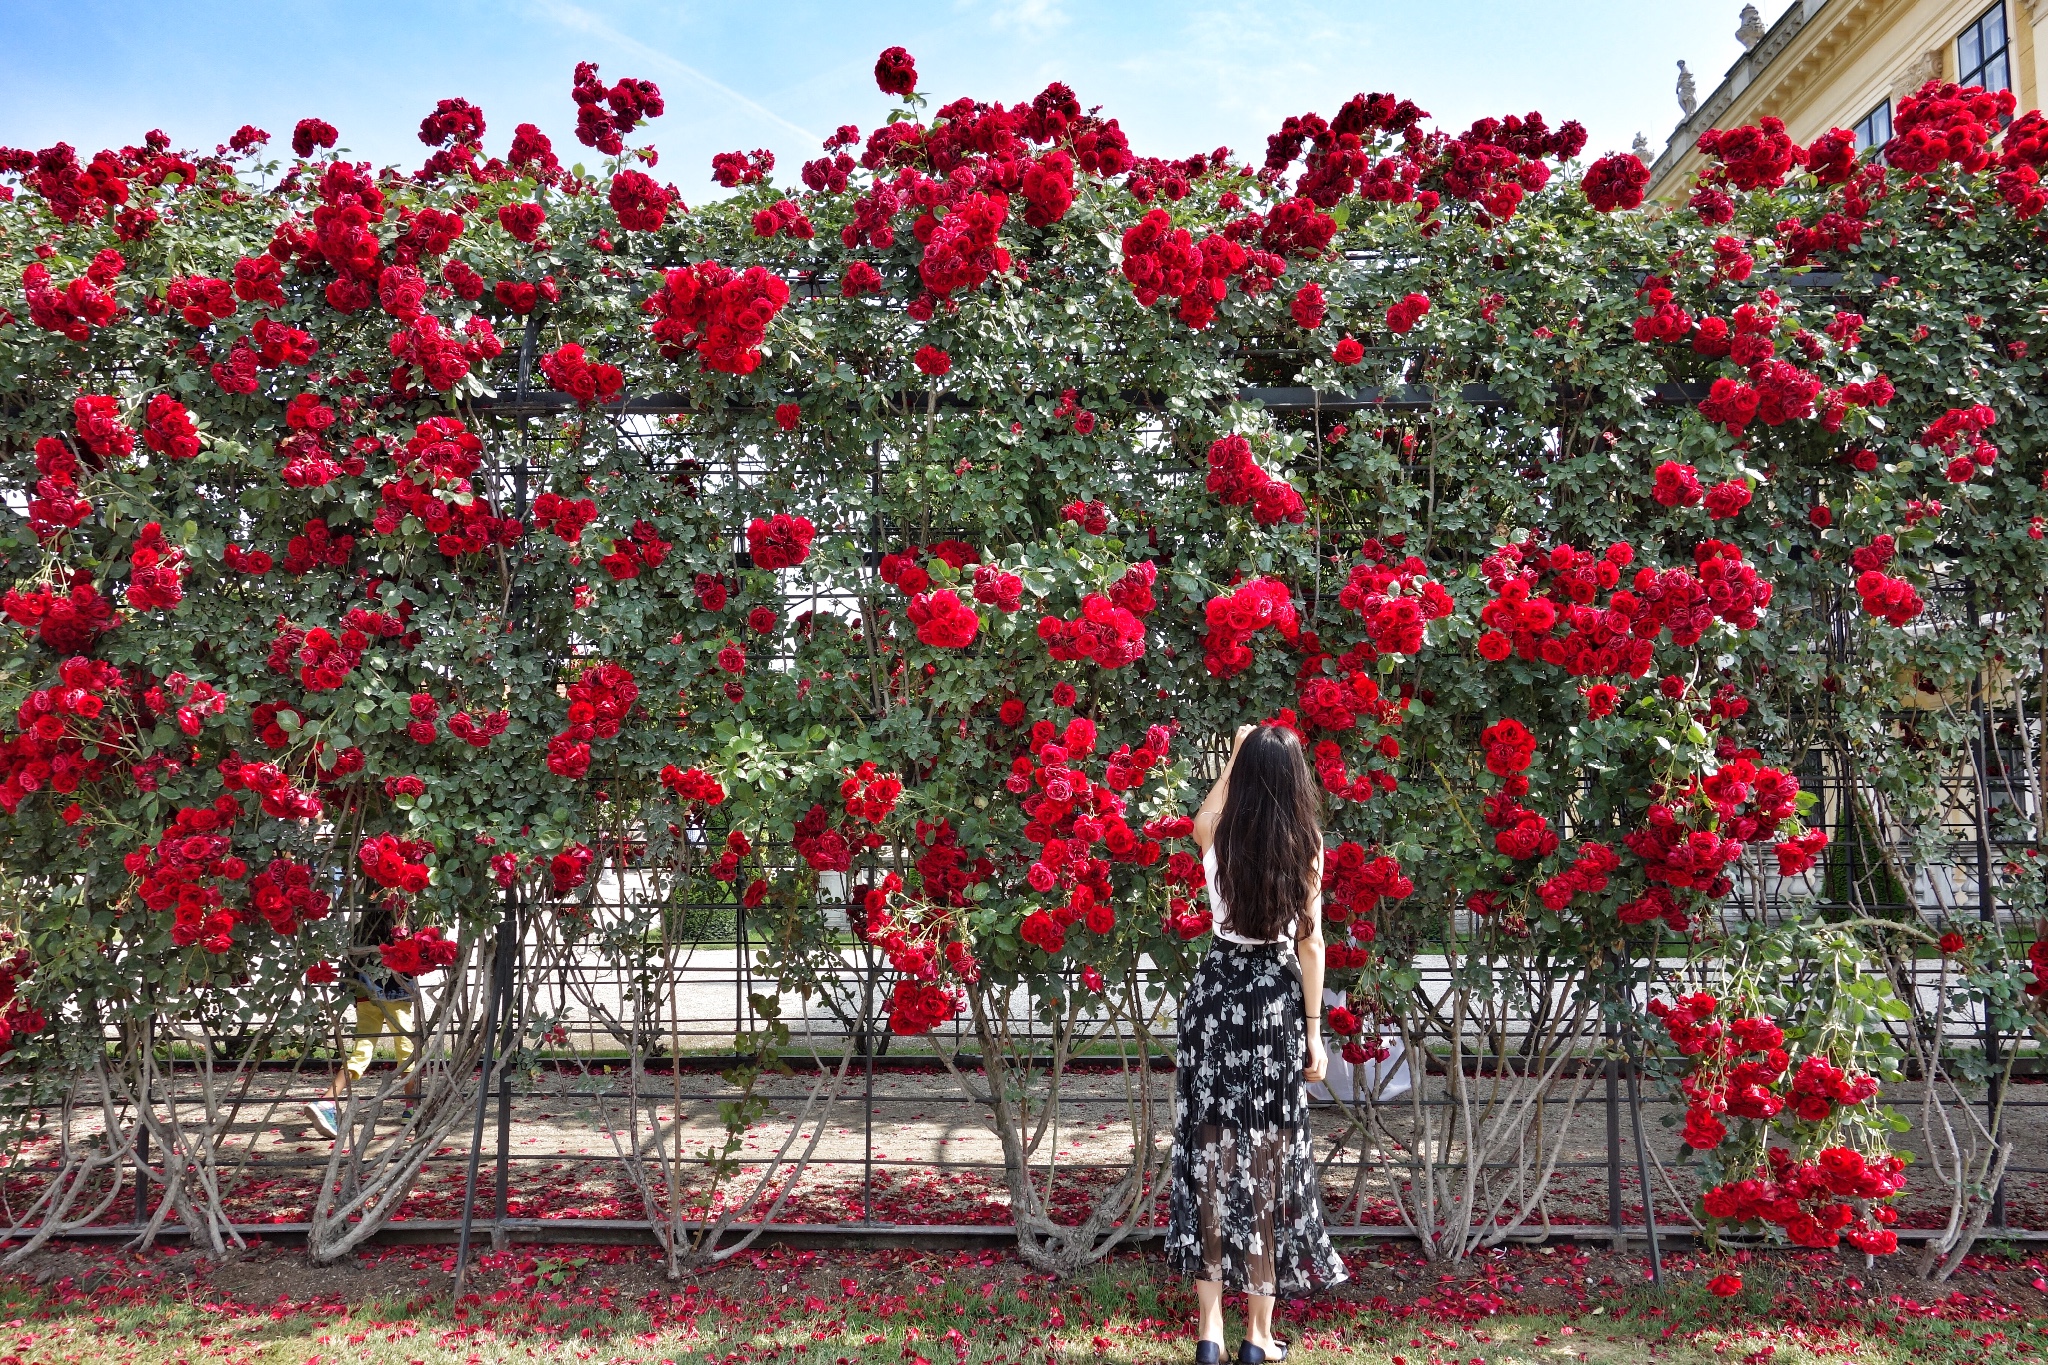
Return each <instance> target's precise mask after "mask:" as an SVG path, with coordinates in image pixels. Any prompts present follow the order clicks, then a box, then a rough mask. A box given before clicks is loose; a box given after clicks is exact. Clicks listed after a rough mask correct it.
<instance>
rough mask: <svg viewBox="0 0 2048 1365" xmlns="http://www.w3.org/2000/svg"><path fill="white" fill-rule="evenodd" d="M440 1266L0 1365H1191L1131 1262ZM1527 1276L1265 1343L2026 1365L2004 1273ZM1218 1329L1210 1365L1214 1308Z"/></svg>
mask: <svg viewBox="0 0 2048 1365" xmlns="http://www.w3.org/2000/svg"><path fill="white" fill-rule="evenodd" d="M443 1254H444V1253H443V1252H442V1251H441V1250H440V1249H436V1250H434V1251H432V1252H402V1253H386V1254H385V1259H384V1260H383V1261H382V1262H381V1266H380V1267H378V1268H373V1269H372V1270H370V1271H367V1272H366V1271H365V1270H364V1269H362V1268H360V1267H357V1268H340V1269H337V1270H333V1271H322V1270H321V1269H319V1268H316V1267H312V1266H309V1265H307V1264H306V1263H305V1261H304V1260H303V1259H302V1258H300V1257H298V1256H297V1255H296V1254H294V1253H288V1252H265V1253H261V1256H262V1257H263V1258H265V1259H264V1261H263V1262H262V1263H263V1264H264V1265H265V1266H267V1267H268V1271H267V1274H268V1275H269V1276H270V1278H268V1279H258V1280H255V1281H249V1282H244V1283H243V1284H242V1285H241V1286H240V1288H241V1289H242V1290H248V1289H251V1288H255V1289H258V1291H259V1292H256V1293H253V1294H252V1293H247V1292H240V1293H237V1294H235V1295H232V1296H231V1295H229V1294H228V1293H226V1292H225V1291H224V1290H222V1289H221V1288H220V1287H219V1286H218V1285H217V1283H216V1282H215V1281H214V1279H213V1278H212V1277H210V1276H208V1275H206V1274H200V1275H197V1276H193V1277H190V1278H182V1279H181V1278H180V1277H179V1274H172V1273H164V1272H163V1271H162V1270H160V1269H159V1267H162V1266H164V1265H166V1264H168V1263H169V1262H171V1261H173V1260H176V1261H180V1262H182V1263H183V1264H184V1267H185V1270H186V1271H189V1270H190V1268H191V1262H192V1261H193V1259H194V1258H192V1257H182V1258H152V1259H151V1260H146V1261H144V1262H142V1263H140V1264H139V1265H136V1264H134V1263H129V1264H128V1265H127V1266H126V1267H123V1266H117V1265H115V1263H114V1262H113V1261H112V1260H111V1259H110V1258H104V1257H97V1258H95V1262H94V1264H95V1266H96V1267H98V1269H97V1270H95V1271H90V1272H87V1271H84V1270H82V1269H81V1268H80V1267H77V1266H67V1267H59V1269H67V1270H68V1271H69V1273H70V1274H71V1275H72V1277H73V1278H71V1279H64V1278H56V1279H53V1280H52V1281H51V1282H50V1283H47V1284H37V1283H34V1282H33V1281H32V1280H29V1279H26V1278H22V1277H11V1278H9V1279H7V1280H5V1281H0V1362H6V1365H42V1363H44V1362H47V1365H58V1362H62V1363H63V1365H116V1362H118V1363H119V1365H145V1363H147V1365H157V1363H159V1362H161V1363H163V1365H169V1363H170V1362H186V1365H198V1363H199V1362H201V1361H225V1362H246V1363H248V1365H256V1363H257V1362H262V1363H263V1365H273V1363H277V1365H311V1362H315V1361H317V1362H318V1365H415V1363H419V1365H495V1363H496V1362H555V1361H562V1362H568V1361H606V1362H625V1361H632V1362H645V1363H646V1365H654V1363H655V1362H667V1361H673V1362H684V1361H688V1362H693V1365H714V1363H715V1365H737V1363H738V1362H742V1361H747V1362H753V1361H760V1362H770V1361H772V1362H775V1365H842V1363H844V1365H851V1363H852V1362H862V1363H863V1365H867V1363H869V1362H872V1363H873V1365H916V1362H917V1361H919V1360H923V1361H926V1362H929V1365H949V1363H950V1362H990V1363H991V1365H994V1363H995V1362H1019V1363H1021V1362H1027V1361H1028V1362H1041V1361H1043V1362H1055V1363H1056V1365H1066V1362H1082V1361H1095V1360H1103V1361H1112V1362H1128V1363H1129V1365H1137V1363H1138V1362H1148V1361H1180V1360H1184V1359H1188V1358H1190V1356H1191V1353H1192V1347H1191V1343H1190V1341H1189V1339H1188V1337H1187V1334H1186V1324H1187V1323H1188V1322H1189V1320H1190V1319H1189V1313H1190V1311H1191V1298H1190V1296H1189V1294H1188V1292H1187V1289H1186V1286H1185V1285H1183V1284H1181V1283H1179V1282H1177V1281H1174V1280H1171V1279H1169V1278H1167V1277H1166V1276H1165V1274H1164V1272H1163V1269H1162V1267H1161V1266H1160V1264H1159V1263H1158V1261H1157V1260H1156V1259H1140V1258H1129V1259H1125V1260H1121V1261H1119V1262H1117V1263H1115V1264H1113V1265H1111V1266H1108V1267H1105V1268H1102V1269H1099V1270H1097V1271H1095V1272H1094V1273H1092V1274H1090V1275H1088V1276H1085V1277H1082V1278H1079V1279H1075V1280H1069V1281H1064V1282H1055V1281H1052V1280H1050V1279H1048V1278H1046V1277H1043V1276H1036V1275H1030V1274H1027V1273H1025V1272H1023V1271H1022V1270H1021V1268H1020V1267H1019V1266H1018V1265H1017V1264H1016V1262H1015V1260H1014V1258H1011V1257H1009V1256H1007V1255H991V1254H944V1255H940V1254H931V1255H921V1254H918V1253H904V1252H895V1253H835V1254H833V1255H831V1256H824V1255H815V1254H805V1253H796V1252H779V1253H772V1254H767V1255H762V1256H759V1257H755V1258H752V1259H751V1260H750V1262H749V1263H747V1264H729V1265H727V1266H724V1267H721V1268H719V1269H717V1270H715V1271H713V1272H711V1273H709V1274H707V1275H704V1276H702V1277H687V1278H686V1279H685V1280H684V1281H682V1282H680V1283H670V1282H668V1281H666V1280H664V1279H662V1278H661V1277H660V1276H659V1274H658V1271H657V1269H656V1267H655V1266H654V1265H653V1264H651V1262H650V1260H649V1258H648V1257H647V1256H646V1255H645V1254H641V1255H639V1256H637V1257H625V1258H622V1257H620V1256H619V1253H617V1252H616V1251H613V1252H605V1251H603V1250H602V1249H596V1248H585V1249H582V1250H581V1251H578V1250H574V1249H555V1250H553V1251H540V1250H536V1251H533V1252H531V1253H520V1252H514V1253H510V1254H508V1255H507V1256H504V1257H500V1258H494V1262H495V1263H494V1264H492V1265H490V1266H487V1268H486V1270H485V1271H484V1273H483V1274H482V1275H481V1276H480V1279H479V1282H478V1286H477V1287H478V1290H479V1292H478V1293H477V1294H476V1295H475V1296H473V1297H472V1298H470V1299H468V1300H465V1302H464V1303H462V1304H459V1305H457V1304H451V1303H450V1301H449V1300H448V1298H447V1296H446V1292H445V1286H446V1276H445V1274H443V1273H442V1270H441V1267H442V1264H443V1262H442V1259H441V1258H442V1256H443ZM1549 1255H1550V1254H1549V1253H1531V1254H1525V1255H1523V1256H1521V1257H1520V1258H1519V1259H1518V1260H1515V1261H1512V1262H1504V1261H1495V1262H1493V1263H1492V1266H1493V1269H1492V1271H1490V1272H1489V1271H1487V1270H1486V1268H1485V1267H1478V1268H1477V1269H1478V1271H1479V1272H1480V1273H1477V1274H1475V1273H1472V1271H1469V1270H1468V1272H1467V1273H1465V1274H1463V1275H1461V1276H1460V1277H1458V1279H1457V1280H1456V1281H1455V1282H1452V1283H1446V1282H1445V1281H1444V1279H1443V1278H1441V1277H1440V1273H1439V1272H1437V1271H1435V1270H1433V1269H1431V1268H1429V1267H1426V1266H1421V1265H1420V1263H1419V1262H1416V1261H1414V1260H1412V1259H1409V1260H1406V1261H1403V1262H1401V1263H1400V1265H1399V1266H1395V1260H1396V1259H1397V1258H1389V1259H1388V1261H1387V1263H1386V1264H1387V1265H1388V1266H1389V1267H1390V1268H1391V1272H1390V1273H1392V1274H1393V1275H1394V1278H1395V1279H1398V1280H1399V1282H1400V1283H1401V1284H1402V1285H1404V1286H1405V1287H1406V1292H1399V1293H1397V1294H1393V1295H1387V1296H1385V1297H1381V1298H1379V1301H1378V1302H1377V1303H1375V1302H1374V1298H1375V1297H1376V1296H1377V1295H1378V1292H1379V1291H1380V1290H1383V1289H1385V1288H1387V1287H1389V1286H1390V1285H1391V1284H1392V1282H1393V1281H1392V1280H1389V1281H1388V1282H1387V1283H1375V1284H1373V1285H1372V1286H1370V1287H1369V1288H1365V1289H1363V1290H1362V1291H1359V1292H1354V1293H1352V1294H1350V1295H1348V1296H1346V1297H1343V1298H1329V1297H1326V1298H1325V1299H1323V1300H1321V1301H1319V1302H1318V1303H1317V1304H1315V1305H1312V1306H1307V1305H1304V1306H1297V1307H1296V1308H1295V1310H1294V1311H1292V1312H1288V1311H1286V1310H1283V1314H1282V1316H1283V1320H1284V1321H1283V1327H1282V1330H1283V1332H1286V1333H1288V1334H1290V1335H1292V1336H1293V1337H1294V1339H1295V1350H1294V1352H1293V1356H1292V1358H1293V1359H1295V1360H1297V1361H1299V1362H1300V1365H1337V1363H1338V1362H1346V1363H1347V1365H1349V1363H1351V1362H1357V1363H1358V1365H1446V1363H1447V1362H1453V1361H1455V1362H1457V1365H1471V1362H1475V1361H1479V1362H1485V1365H1509V1363H1510V1362H1513V1363H1515V1365H1537V1362H1550V1361H1589V1362H1602V1363H1604V1362H1616V1363H1618V1362H1624V1361H1628V1362H1633V1361H1645V1360H1656V1361H1668V1362H1699V1365H1707V1363H1708V1362H1716V1365H1726V1363H1727V1362H1738V1361H1740V1362H1749V1363H1750V1365H1761V1362H1765V1361H1768V1362H1769V1363H1770V1365H1809V1362H1811V1363H1814V1365H1818V1363H1819V1362H1828V1363H1829V1365H1836V1363H1837V1362H1840V1363H1842V1365H1848V1363H1849V1362H1854V1365H1893V1363H1894V1362H1897V1365H1907V1363H1908V1362H1910V1363H1911V1365H1963V1362H1971V1365H1976V1363H1977V1362H1994V1363H1995V1362H2005V1361H2032V1360H2038V1359H2039V1358H2040V1356H2041V1354H2042V1350H2041V1349H2040V1348H2039V1347H2036V1346H2034V1345H2033V1343H2035V1342H2048V1298H2044V1297H2043V1296H2042V1295H2041V1294H2040V1293H2039V1292H2038V1291H2035V1290H2032V1289H2029V1288H2021V1286H2024V1285H2025V1283H2026V1282H2025V1279H2024V1278H2023V1277H2024V1276H2026V1275H2028V1274H2031V1273H2033V1272H2032V1271H2031V1270H2028V1269H2019V1270H2017V1271H2016V1274H2009V1275H2007V1276H2005V1277H2003V1282H2002V1288H2003V1289H2005V1290H2007V1291H2010V1290H2013V1289H2015V1288H2018V1290H2019V1292H2018V1293H2017V1294H2014V1295H2011V1296H2010V1297H2005V1296H2002V1295H2001V1293H2000V1292H1999V1289H2000V1287H2001V1286H1987V1284H1986V1283H1982V1282H1980V1283H1976V1284H1974V1285H1971V1286H1966V1287H1964V1288H1963V1291H1962V1292H1964V1294H1965V1298H1966V1300H1967V1302H1965V1303H1960V1304H1958V1303H1950V1304H1947V1305H1943V1304H1941V1303H1940V1302H1939V1301H1940V1300H1942V1299H1943V1298H1944V1297H1945V1296H1946V1295H1948V1294H1949V1293H1951V1292H1953V1291H1952V1289H1951V1287H1941V1288H1939V1289H1919V1290H1917V1291H1916V1292H1915V1293H1914V1294H1913V1295H1912V1297H1913V1298H1916V1299H1917V1300H1918V1302H1906V1301H1902V1300H1901V1299H1900V1298H1899V1297H1897V1296H1898V1295H1900V1294H1901V1293H1903V1292H1905V1291H1903V1290H1902V1289H1901V1287H1900V1286H1899V1285H1898V1284H1897V1283H1896V1282H1895V1283H1893V1284H1892V1285H1891V1286H1890V1287H1888V1288H1882V1287H1871V1288H1865V1287H1864V1286H1863V1285H1862V1284H1861V1283H1860V1282H1859V1281H1856V1280H1854V1279H1853V1278H1851V1279H1846V1280H1844V1279H1841V1278H1840V1277H1835V1278H1830V1277H1829V1276H1827V1275H1825V1274H1820V1275H1817V1274H1815V1273H1814V1272H1813V1271H1812V1267H1811V1266H1810V1265H1809V1266H1807V1267H1805V1268H1804V1269H1802V1268H1799V1267H1796V1266H1792V1265H1789V1264H1784V1263H1773V1264H1772V1266H1771V1267H1769V1268H1760V1267H1758V1266H1751V1267H1749V1268H1748V1270H1747V1272H1746V1278H1747V1280H1748V1282H1749V1287H1748V1288H1747V1289H1746V1290H1745V1292H1744V1293H1743V1294H1742V1295H1741V1296H1739V1297H1737V1298H1734V1299H1729V1300H1720V1299H1715V1298H1712V1297H1711V1296H1709V1295H1708V1294H1707V1293H1706V1291H1705V1290H1704V1288H1703V1284H1704V1280H1705V1278H1706V1275H1705V1270H1704V1268H1694V1267H1681V1268H1679V1269H1678V1270H1677V1271H1675V1272H1674V1276H1673V1282H1672V1284H1671V1286H1670V1287H1668V1288H1667V1290H1665V1291H1662V1292H1656V1291H1652V1290H1651V1289H1649V1288H1648V1287H1647V1286H1639V1285H1637V1284H1634V1283H1627V1284H1619V1285H1617V1284H1615V1283H1613V1278H1614V1277H1612V1276H1600V1277H1597V1282H1596V1277H1595V1276H1594V1275H1592V1274H1585V1275H1581V1274H1579V1273H1578V1272H1580V1271H1583V1270H1586V1269H1587V1268H1588V1267H1587V1265H1586V1263H1584V1262H1583V1261H1582V1262H1577V1263H1574V1262H1573V1261H1572V1260H1571V1259H1570V1258H1569V1257H1568V1256H1563V1255H1557V1256H1554V1257H1552V1258H1551V1259H1539V1258H1542V1257H1545V1256H1549ZM1506 1266H1512V1267H1513V1268H1512V1269H1508V1270H1505V1271H1504V1270H1503V1267H1506ZM1599 1268H1600V1267H1597V1266H1596V1267H1593V1269H1594V1270H1598V1269H1599ZM1608 1268H1609V1269H1612V1268H1613V1267H1612V1266H1610V1267H1608ZM234 1269H235V1267H227V1268H224V1269H223V1270H222V1272H221V1274H222V1275H223V1276H225V1275H227V1274H228V1273H230V1272H231V1271H233V1270H234ZM378 1269H381V1270H382V1271H384V1272H387V1273H384V1274H382V1276H381V1280H382V1283H381V1287H380V1288H377V1289H375V1290H368V1289H367V1287H366V1281H365V1279H364V1276H365V1275H366V1274H368V1275H370V1276H371V1277H372V1278H376V1277H377V1274H378ZM1545 1272H1562V1273H1558V1274H1546V1273H1545ZM1509 1279H1512V1280H1517V1281H1518V1283H1517V1284H1514V1285H1508V1284H1506V1283H1505V1281H1506V1280H1509ZM1582 1280H1583V1281H1585V1283H1584V1284H1583V1285H1582V1284H1581V1283H1580V1282H1581V1281H1582ZM399 1281H408V1282H410V1284H411V1285H413V1286H417V1287H405V1286H403V1285H400V1284H399V1283H398V1282H399ZM849 1284H850V1285H852V1286H853V1287H854V1289H855V1291H856V1292H855V1293H853V1294H848V1293H847V1292H846V1288H845V1286H847V1285H849ZM81 1285H87V1286H89V1287H87V1288H81V1287H80V1286H81ZM1845 1285H1847V1286H1854V1288H1845ZM1539 1286H1550V1287H1549V1288H1539ZM1557 1286H1568V1288H1563V1289H1560V1288H1558V1287H1557ZM355 1291H363V1292H355ZM1495 1291H1503V1292H1502V1294H1501V1297H1500V1298H1499V1299H1495V1300H1493V1301H1494V1302H1505V1304H1507V1305H1510V1306H1513V1305H1518V1304H1526V1303H1529V1302H1533V1301H1537V1300H1546V1299H1547V1301H1548V1302H1550V1303H1551V1304H1552V1305H1554V1306H1553V1307H1551V1308H1550V1310H1549V1311H1546V1312H1542V1313H1533V1312H1502V1313H1499V1314H1497V1315H1491V1316H1488V1315H1487V1314H1486V1307H1487V1298H1488V1296H1489V1295H1490V1294H1492V1293H1494V1292H1495ZM1932 1313H1940V1314H1943V1316H1929V1314H1932ZM1230 1322H1231V1329H1232V1336H1231V1340H1230V1345H1231V1346H1232V1347H1233V1348H1234V1346H1235V1343H1236V1337H1235V1332H1236V1329H1237V1324H1238V1322H1239V1319H1238V1317H1237V1315H1236V1313H1235V1311H1233V1312H1232V1313H1231V1316H1230Z"/></svg>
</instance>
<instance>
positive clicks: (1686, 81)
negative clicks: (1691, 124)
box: [1678, 58, 1700, 118]
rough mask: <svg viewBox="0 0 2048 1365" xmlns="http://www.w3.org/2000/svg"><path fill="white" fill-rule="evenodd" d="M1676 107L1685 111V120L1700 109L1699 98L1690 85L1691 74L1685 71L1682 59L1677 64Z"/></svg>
mask: <svg viewBox="0 0 2048 1365" xmlns="http://www.w3.org/2000/svg"><path fill="white" fill-rule="evenodd" d="M1678 107H1679V108H1680V109H1683V110H1684V111H1685V116H1686V117H1687V118H1691V117H1692V111H1693V110H1695V109H1697V108H1699V107H1700V97H1699V95H1698V93H1697V92H1696V91H1694V89H1693V85H1692V72H1690V71H1687V70H1686V69H1685V61H1684V59H1683V58H1681V59H1680V60H1679V63H1678Z"/></svg>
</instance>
